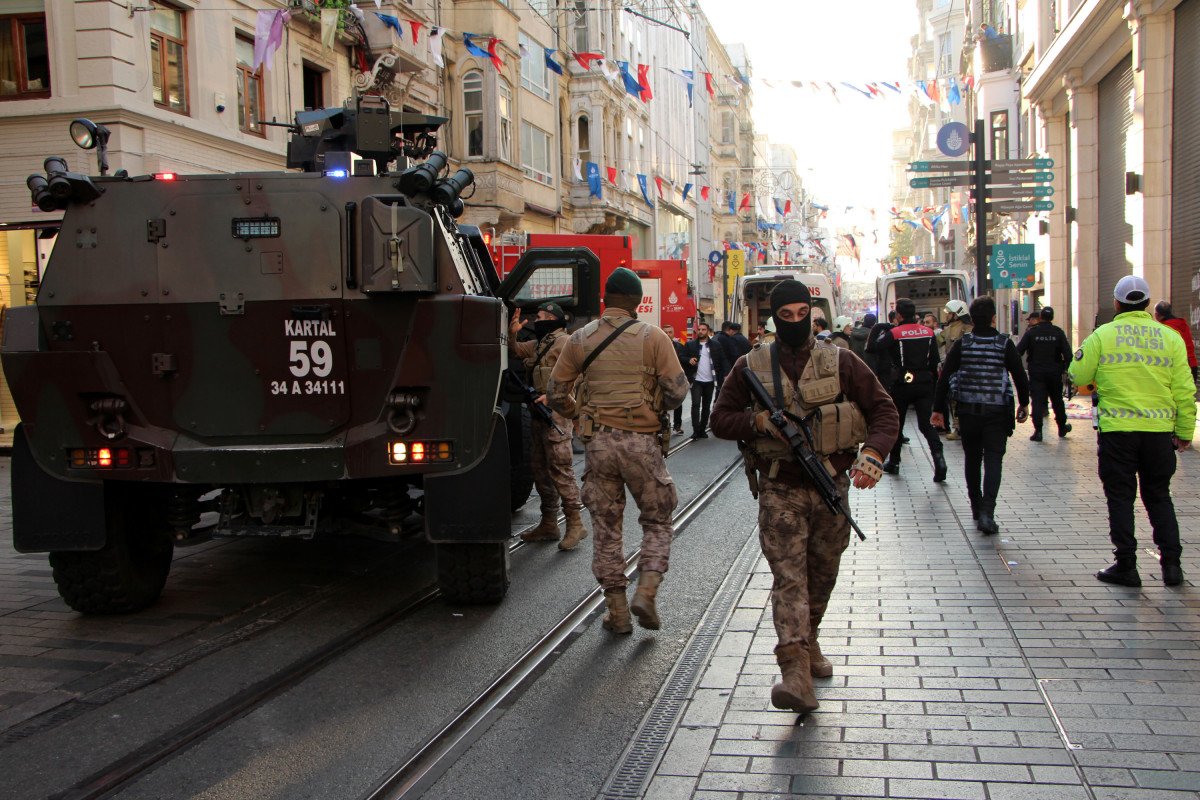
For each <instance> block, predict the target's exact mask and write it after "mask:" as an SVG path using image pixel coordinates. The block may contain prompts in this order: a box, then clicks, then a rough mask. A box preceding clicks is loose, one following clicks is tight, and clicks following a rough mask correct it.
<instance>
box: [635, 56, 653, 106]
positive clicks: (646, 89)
mask: <svg viewBox="0 0 1200 800" xmlns="http://www.w3.org/2000/svg"><path fill="white" fill-rule="evenodd" d="M638 83H640V84H641V85H642V93H641V95H640V97H641V100H642V102H643V103H648V102H650V101H651V100H653V99H654V92H652V91H650V65H649V64H638Z"/></svg>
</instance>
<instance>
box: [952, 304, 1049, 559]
mask: <svg viewBox="0 0 1200 800" xmlns="http://www.w3.org/2000/svg"><path fill="white" fill-rule="evenodd" d="M971 323H972V325H973V326H974V327H973V328H972V330H971V331H970V332H969V333H964V334H963V335H962V338H961V339H959V340H958V341H957V342H955V344H954V346H953V347H951V348H950V352H948V353H946V364H945V366H944V367H943V368H942V376H941V378H940V379H938V383H937V393H936V395H935V396H934V404H933V407H934V409H935V411H934V414H933V418H932V419H931V420H930V421H931V422H932V423H933V424H934V425H935V426H937V427H939V428H941V427H945V419H946V416H947V415H948V413H949V411H950V404H949V402H948V400H949V399H950V397H951V395H953V399H954V400H955V401H956V402H957V403H958V424H959V431H960V433H961V435H962V443H963V455H964V456H965V460H964V466H963V473H964V474H965V476H966V479H967V497H968V498H969V499H970V501H971V516H972V517H974V518H975V527H976V528H978V529H979V530H980V531H982V532H983V534H984V535H985V536H994V535H995V534H997V533H999V532H1000V526H999V525H997V524H996V519H995V513H996V497H997V496H998V495H999V494H1000V475H1001V470H1002V469H1003V464H1004V451H1005V450H1006V449H1007V448H1008V437H1009V436H1011V435H1012V432H1013V430H1014V428H1015V423H1014V408H1013V390H1012V385H1013V384H1016V387H1017V398H1018V399H1019V400H1020V403H1021V407H1020V408H1019V409H1015V411H1016V421H1017V422H1024V421H1025V417H1026V412H1027V410H1028V408H1029V383H1028V381H1027V380H1026V377H1025V368H1024V367H1023V366H1022V365H1021V356H1020V355H1019V354H1018V353H1017V348H1016V346H1015V345H1014V344H1013V341H1012V339H1010V338H1009V337H1008V335H1007V334H1004V333H1000V331H998V330H996V327H995V325H996V301H995V300H993V299H992V298H991V297H988V296H986V295H985V296H984V297H977V298H975V300H974V302H972V303H971ZM956 374H957V376H958V378H957V380H954V381H951V377H952V376H954V375H956ZM1009 375H1011V376H1012V383H1009V380H1008V376H1009ZM951 385H953V387H954V388H953V389H951ZM981 472H982V474H981Z"/></svg>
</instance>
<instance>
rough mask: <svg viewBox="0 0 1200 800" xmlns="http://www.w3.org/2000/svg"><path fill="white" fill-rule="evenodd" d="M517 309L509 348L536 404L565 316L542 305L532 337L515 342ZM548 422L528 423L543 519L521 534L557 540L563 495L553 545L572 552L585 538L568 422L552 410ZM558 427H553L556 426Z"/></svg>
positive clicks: (562, 336)
mask: <svg viewBox="0 0 1200 800" xmlns="http://www.w3.org/2000/svg"><path fill="white" fill-rule="evenodd" d="M520 313H521V312H520V309H517V311H515V312H514V313H513V318H512V322H511V323H510V324H509V333H510V334H511V335H510V336H509V337H508V347H509V350H511V351H512V353H513V354H514V355H515V356H516V357H517V358H519V359H521V360H522V361H524V362H525V369H526V371H527V375H528V377H527V380H528V381H529V383H530V385H532V386H533V388H534V389H535V390H536V391H537V392H538V394H539V395H541V396H540V397H539V398H538V402H539V403H545V402H546V384H547V383H548V382H549V380H550V373H551V371H553V369H554V365H555V364H556V363H557V362H558V356H559V354H560V353H562V349H563V345H565V344H566V343H567V331H566V327H567V315H566V312H564V311H563V310H562V306H560V305H558V304H557V303H543V304H542V305H541V306H540V307H539V308H538V312H537V318H536V319H535V320H534V323H533V330H534V333H535V334H537V339H536V340H534V341H529V342H518V341H517V332H518V331H519V330H520V328H521V319H520ZM551 414H552V416H553V423H554V424H553V425H551V424H549V423H547V422H546V421H545V420H542V419H540V418H538V417H537V416H536V415H535V416H534V418H533V423H532V430H531V433H532V436H531V439H532V442H531V445H532V459H531V461H532V467H533V484H534V486H536V487H537V493H538V497H539V498H541V501H542V521H541V522H539V523H538V525H537V527H536V528H533V529H531V530H528V531H526V532H525V533H523V534H521V538H522V539H523V540H524V541H526V542H553V541H558V503H559V499H560V498H561V499H562V508H563V513H564V514H566V517H567V534H566V536H564V537H563V538H562V541H561V542H559V543H558V549H559V550H571V549H574V547H575V545H577V544H579V542H580V541H582V540H583V539H584V538H586V537H587V529H586V528H584V527H583V517H582V515H581V513H580V511H581V510H582V509H583V504H582V503H581V502H579V487H578V486H577V485H576V484H575V467H574V463H573V462H574V458H573V456H572V453H571V421H570V420H568V419H565V418H564V417H563V416H562V415H560V414H557V413H554V412H553V411H552V412H551ZM556 428H557V430H556Z"/></svg>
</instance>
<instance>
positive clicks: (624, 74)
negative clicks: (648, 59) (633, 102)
mask: <svg viewBox="0 0 1200 800" xmlns="http://www.w3.org/2000/svg"><path fill="white" fill-rule="evenodd" d="M617 69H619V70H620V71H621V80H622V81H624V83H625V91H627V92H629V93H630V94H631V95H633V96H634V97H637V98H639V99H640V98H641V96H642V85H641V84H640V83H638V82H637V78H635V77H633V75H632V74H630V72H629V62H628V61H618V62H617Z"/></svg>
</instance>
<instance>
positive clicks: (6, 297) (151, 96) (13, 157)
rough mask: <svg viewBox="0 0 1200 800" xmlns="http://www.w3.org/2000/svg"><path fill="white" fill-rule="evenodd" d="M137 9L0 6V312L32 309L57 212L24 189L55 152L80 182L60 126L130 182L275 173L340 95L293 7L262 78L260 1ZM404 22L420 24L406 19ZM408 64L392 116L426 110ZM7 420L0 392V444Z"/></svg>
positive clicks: (341, 74)
mask: <svg viewBox="0 0 1200 800" xmlns="http://www.w3.org/2000/svg"><path fill="white" fill-rule="evenodd" d="M220 5H221V8H220V9H219V10H210V6H211V4H207V3H203V2H200V1H199V0H173V2H165V0H164V1H163V2H160V1H159V0H147V1H146V2H141V3H132V4H131V3H125V2H104V1H103V0H97V1H96V2H81V3H68V2H47V1H46V0H14V1H13V2H8V3H5V4H3V5H0V42H3V44H2V45H0V119H2V120H3V125H4V148H3V152H2V153H0V304H2V305H3V306H5V307H10V306H17V305H24V304H27V303H29V302H32V300H33V298H34V296H35V294H36V291H37V286H38V283H39V280H40V276H41V272H42V270H43V269H44V268H45V264H46V260H47V259H48V257H49V253H50V250H51V248H52V246H53V243H54V236H55V232H56V231H57V228H58V223H59V219H60V217H61V212H49V213H47V212H42V211H39V210H38V209H37V208H35V207H32V206H31V201H30V195H29V191H28V189H27V188H26V186H25V178H26V176H28V175H30V174H31V173H35V172H39V171H40V170H41V167H42V161H43V159H44V158H45V157H46V156H48V155H58V156H62V157H63V158H65V159H66V161H67V164H68V167H69V168H70V169H72V170H75V171H78V172H82V173H85V174H95V173H96V171H97V163H96V156H95V153H94V152H93V151H84V150H80V149H78V148H77V147H75V145H74V144H73V143H72V141H71V139H70V136H69V134H68V126H69V124H70V122H71V120H72V119H74V118H76V117H86V118H90V119H91V120H93V121H94V122H96V123H100V124H102V125H104V126H105V127H106V128H107V129H108V130H109V131H110V137H109V140H108V161H109V165H110V167H111V169H112V170H114V171H115V170H119V169H125V170H128V172H129V174H131V175H143V174H153V173H166V172H175V173H221V172H236V171H258V170H276V169H282V168H283V166H284V163H285V160H286V157H285V155H286V145H287V132H286V130H284V129H282V128H278V127H272V126H270V125H266V124H264V122H266V121H270V120H280V121H291V120H292V118H293V117H292V115H293V112H294V111H295V110H297V109H299V108H305V107H308V108H316V107H322V106H327V105H340V104H341V103H342V101H343V100H344V99H345V98H347V97H349V96H350V95H351V93H352V86H351V81H352V76H353V72H354V71H353V70H352V68H351V67H352V65H351V60H350V58H351V45H352V43H353V42H354V41H355V38H354V37H353V36H352V35H350V34H349V33H347V32H346V31H344V30H343V31H339V32H337V33H336V34H335V36H334V41H333V44H332V46H331V47H325V46H323V44H322V42H321V37H320V22H319V17H318V16H316V15H314V14H308V13H305V12H304V11H303V10H302V8H298V9H297V10H296V13H294V14H293V15H292V17H291V20H290V22H289V23H288V25H287V28H286V35H284V36H282V37H281V46H280V49H279V50H278V52H275V53H274V54H273V56H272V57H271V58H270V60H269V61H268V64H267V67H266V68H259V69H255V68H254V36H255V29H256V23H257V12H258V11H259V10H272V11H275V10H280V11H281V10H283V9H284V8H285V5H284V4H283V3H280V2H268V1H267V0H229V2H226V3H222V4H220ZM413 16H417V17H419V16H420V12H417V11H414V12H413ZM417 67H418V63H417V62H416V61H415V60H411V59H410V60H407V61H402V65H401V66H400V67H399V69H400V70H402V71H404V72H407V73H408V74H409V75H416V76H417V79H416V80H413V81H412V82H410V83H408V84H407V86H408V91H407V93H405V95H404V103H405V106H406V107H408V108H410V109H412V110H415V111H421V112H433V111H435V110H436V100H437V93H438V85H437V81H436V80H433V79H432V76H431V75H430V76H424V77H422V75H421V73H420V70H418V69H417ZM16 421H17V420H16V414H15V409H14V408H13V405H12V402H11V398H10V397H9V396H8V391H7V387H6V386H3V385H2V384H0V431H2V432H0V443H4V444H7V443H8V442H9V441H11V436H12V429H13V426H14V424H15V423H16Z"/></svg>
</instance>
